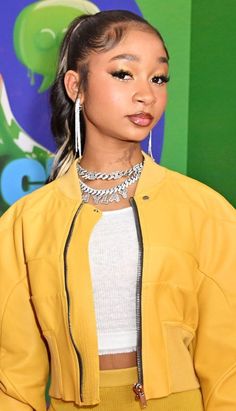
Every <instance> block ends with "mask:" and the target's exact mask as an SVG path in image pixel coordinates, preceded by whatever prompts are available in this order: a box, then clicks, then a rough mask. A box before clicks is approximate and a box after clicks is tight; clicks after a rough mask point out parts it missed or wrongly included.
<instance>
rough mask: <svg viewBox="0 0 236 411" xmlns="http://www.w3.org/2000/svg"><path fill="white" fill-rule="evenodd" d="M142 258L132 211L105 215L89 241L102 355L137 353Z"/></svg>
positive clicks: (103, 214)
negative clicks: (139, 268) (139, 262)
mask: <svg viewBox="0 0 236 411" xmlns="http://www.w3.org/2000/svg"><path fill="white" fill-rule="evenodd" d="M138 256H139V247H138V238H137V231H136V227H135V221H134V214H133V210H132V207H127V208H122V209H119V210H112V211H103V213H102V217H101V218H100V220H99V221H98V222H97V224H96V225H95V227H94V229H93V231H92V234H91V236H90V240H89V263H90V269H91V278H92V285H93V296H94V305H95V313H96V323H97V336H98V351H99V355H103V354H117V353H124V352H131V351H136V344H137V330H136V283H137V270H138Z"/></svg>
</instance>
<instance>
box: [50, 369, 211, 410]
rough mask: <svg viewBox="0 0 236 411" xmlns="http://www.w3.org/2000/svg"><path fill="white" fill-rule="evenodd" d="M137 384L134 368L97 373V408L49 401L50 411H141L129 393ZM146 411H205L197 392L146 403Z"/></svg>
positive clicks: (188, 392) (54, 400)
mask: <svg viewBox="0 0 236 411" xmlns="http://www.w3.org/2000/svg"><path fill="white" fill-rule="evenodd" d="M136 380H137V368H136V367H132V368H124V369H118V370H102V371H100V403H99V405H93V406H86V407H79V406H77V405H75V404H74V403H71V402H65V401H61V400H56V399H54V398H52V399H51V405H50V408H49V411H75V410H79V409H80V410H83V409H84V410H87V409H91V410H94V411H140V410H141V408H140V404H139V401H135V394H134V392H133V390H132V386H133V383H134V381H136ZM146 409H147V411H190V410H191V411H204V408H203V405H202V396H201V392H200V390H192V391H185V392H180V393H176V394H171V395H169V396H168V397H164V398H158V399H151V400H148V405H147V408H146Z"/></svg>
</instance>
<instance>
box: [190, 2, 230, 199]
mask: <svg viewBox="0 0 236 411" xmlns="http://www.w3.org/2000/svg"><path fill="white" fill-rule="evenodd" d="M191 43H192V44H191V83H190V107H189V147H188V169H187V171H188V175H190V176H192V177H194V178H196V179H198V180H200V181H203V182H204V183H206V184H207V185H209V186H211V187H213V188H214V189H216V190H217V191H219V192H220V193H222V194H223V195H224V196H225V197H226V198H227V199H228V200H229V201H230V202H232V204H234V205H236V82H235V67H236V1H235V0H226V1H224V2H222V1H221V0H214V1H205V0H198V1H197V2H194V1H193V5H192V42H191Z"/></svg>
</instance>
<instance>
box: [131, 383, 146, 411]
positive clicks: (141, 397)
mask: <svg viewBox="0 0 236 411" xmlns="http://www.w3.org/2000/svg"><path fill="white" fill-rule="evenodd" d="M133 391H134V393H135V399H136V400H138V401H140V405H141V408H146V407H147V400H146V396H145V393H144V390H143V386H142V384H140V383H139V382H137V383H136V384H134V385H133Z"/></svg>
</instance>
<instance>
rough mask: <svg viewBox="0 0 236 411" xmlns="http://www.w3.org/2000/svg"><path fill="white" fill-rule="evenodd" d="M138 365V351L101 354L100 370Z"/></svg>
mask: <svg viewBox="0 0 236 411" xmlns="http://www.w3.org/2000/svg"><path fill="white" fill-rule="evenodd" d="M136 365H137V359H136V352H125V353H120V354H106V355H100V356H99V367H100V370H113V369H118V368H129V367H135V366H136Z"/></svg>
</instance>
